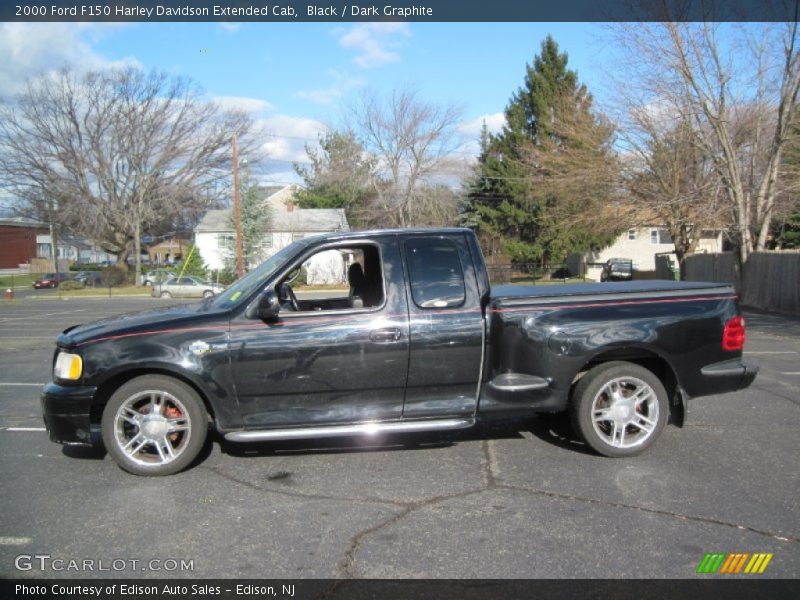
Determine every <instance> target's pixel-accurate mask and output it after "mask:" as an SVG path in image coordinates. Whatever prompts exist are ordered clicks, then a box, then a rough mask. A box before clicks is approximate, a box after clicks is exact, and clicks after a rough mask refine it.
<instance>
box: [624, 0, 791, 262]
mask: <svg viewBox="0 0 800 600" xmlns="http://www.w3.org/2000/svg"><path fill="white" fill-rule="evenodd" d="M792 5H793V7H794V8H795V9H796V3H795V2H793V3H792ZM662 16H663V15H662ZM616 31H617V36H616V39H617V42H618V43H619V45H620V47H621V48H623V50H624V51H625V54H626V55H627V58H628V60H627V61H622V62H617V63H616V65H617V66H618V67H619V66H620V65H621V68H622V69H624V71H625V74H626V82H627V83H626V86H625V90H626V91H623V92H622V94H621V95H622V96H623V97H625V98H626V99H627V101H628V103H629V104H630V103H633V104H638V105H639V106H640V107H646V106H648V105H649V106H650V107H657V106H663V105H666V106H669V107H670V108H671V109H672V111H673V112H674V113H676V114H684V115H685V116H686V118H688V119H690V120H691V121H692V122H693V123H694V129H695V131H697V132H698V134H699V135H698V137H697V142H698V143H699V145H700V147H701V148H702V150H703V152H705V153H706V154H707V156H708V157H710V159H711V161H712V163H713V166H714V169H715V171H716V173H717V175H718V176H719V178H720V181H721V182H722V186H723V190H724V197H725V200H726V203H727V205H728V208H729V211H730V214H731V218H732V221H733V232H732V233H733V240H734V242H735V243H736V244H737V246H738V248H739V252H738V258H739V262H740V264H744V263H745V262H746V261H747V258H748V256H749V254H750V252H752V251H753V250H763V249H764V248H765V247H766V243H767V235H768V232H769V227H770V222H771V220H772V216H773V214H774V211H775V210H776V201H777V200H778V199H779V198H780V191H781V182H780V172H781V165H782V155H783V152H784V150H785V148H786V145H787V142H788V141H789V139H790V135H791V128H790V124H791V123H792V121H793V117H794V115H795V111H796V106H797V96H798V90H799V89H800V53H799V52H798V29H797V22H796V19H794V18H793V14H787V22H786V23H765V24H758V25H755V24H739V25H736V24H721V23H710V22H705V23H685V22H684V23H678V22H662V23H637V24H622V25H620V26H619V27H618V28H617V29H616Z"/></svg>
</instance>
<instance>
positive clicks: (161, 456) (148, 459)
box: [113, 390, 192, 467]
mask: <svg viewBox="0 0 800 600" xmlns="http://www.w3.org/2000/svg"><path fill="white" fill-rule="evenodd" d="M191 425H192V423H191V418H190V416H189V411H188V410H187V408H186V406H185V405H184V404H183V403H182V402H181V401H180V400H179V399H178V398H176V397H175V396H174V395H172V394H170V393H169V392H166V391H163V390H144V391H141V392H137V393H135V394H133V395H132V396H130V397H128V398H127V399H125V400H124V401H123V402H122V404H121V405H120V407H119V408H118V409H117V411H116V414H115V415H114V425H113V427H114V441H115V443H116V445H117V447H118V449H119V450H120V452H121V453H122V454H123V455H125V457H126V458H127V459H128V460H130V461H132V462H133V463H135V464H137V465H141V466H144V467H152V466H162V465H167V464H170V463H172V462H173V461H175V460H176V459H178V458H179V457H180V456H181V455H182V454H183V452H184V451H185V450H186V447H187V445H188V444H189V441H190V439H191V436H192V428H191Z"/></svg>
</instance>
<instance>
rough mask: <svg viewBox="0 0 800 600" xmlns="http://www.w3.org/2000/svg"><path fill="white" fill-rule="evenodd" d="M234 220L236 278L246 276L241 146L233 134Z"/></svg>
mask: <svg viewBox="0 0 800 600" xmlns="http://www.w3.org/2000/svg"><path fill="white" fill-rule="evenodd" d="M232 143H233V218H234V220H235V221H236V276H237V277H241V276H242V275H244V240H243V239H242V205H241V202H240V200H239V145H238V143H237V142H236V134H235V133H234V134H233V140H232Z"/></svg>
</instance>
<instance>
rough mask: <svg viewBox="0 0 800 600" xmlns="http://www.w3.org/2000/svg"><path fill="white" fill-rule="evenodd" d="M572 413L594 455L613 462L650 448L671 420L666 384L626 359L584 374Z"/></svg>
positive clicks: (573, 400) (573, 402) (571, 406)
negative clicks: (609, 458) (607, 457)
mask: <svg viewBox="0 0 800 600" xmlns="http://www.w3.org/2000/svg"><path fill="white" fill-rule="evenodd" d="M636 396H639V399H638V401H637V400H635V399H634V398H635V397H636ZM570 409H571V410H570V412H571V417H572V425H573V427H574V428H575V430H576V432H577V433H579V434H580V436H581V437H582V438H583V439H584V441H585V442H586V443H587V444H588V445H589V446H591V447H592V448H593V449H594V450H595V451H596V452H598V453H599V454H602V455H603V456H609V457H612V458H622V457H626V456H635V455H637V454H641V453H642V452H644V451H645V450H647V448H649V447H650V446H651V445H652V444H653V443H654V442H655V441H656V440H657V439H658V436H659V435H661V431H662V430H663V429H664V425H665V424H666V422H667V418H668V417H669V402H668V398H667V391H666V390H665V389H664V384H662V383H661V381H660V380H659V379H658V377H656V376H655V375H654V374H653V372H652V371H649V370H647V369H645V368H644V367H640V366H639V365H636V364H633V363H629V362H622V361H613V362H607V363H603V364H600V365H598V366H596V367H594V368H593V369H592V370H590V371H589V372H588V373H586V374H585V375H584V376H583V377H582V378H581V380H580V381H579V382H578V384H577V385H576V386H575V389H574V390H573V394H572V402H571V403H570Z"/></svg>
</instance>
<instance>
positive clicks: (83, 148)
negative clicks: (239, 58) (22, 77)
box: [0, 67, 252, 274]
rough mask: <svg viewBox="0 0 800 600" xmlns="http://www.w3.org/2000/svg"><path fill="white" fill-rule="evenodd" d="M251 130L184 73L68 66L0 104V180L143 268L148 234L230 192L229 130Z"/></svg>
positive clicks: (27, 203)
mask: <svg viewBox="0 0 800 600" xmlns="http://www.w3.org/2000/svg"><path fill="white" fill-rule="evenodd" d="M251 128H252V122H251V120H250V118H249V117H248V116H246V115H245V114H243V113H240V112H230V111H224V110H222V109H221V108H220V107H219V106H217V105H216V104H214V103H211V102H208V101H206V100H205V98H204V97H203V94H202V91H201V90H200V89H199V88H198V87H197V86H196V85H194V84H193V83H192V82H191V81H189V80H187V79H184V78H175V77H170V76H167V75H165V74H163V73H158V72H155V71H153V72H149V73H145V72H143V71H142V70H140V69H137V68H133V67H130V68H125V69H112V70H105V71H97V72H89V73H86V74H83V75H79V74H78V73H76V72H75V71H73V70H71V69H69V68H64V69H62V70H61V71H60V72H58V73H57V74H54V75H51V74H48V75H43V76H41V77H39V78H36V79H34V80H32V81H29V82H28V84H27V86H26V88H25V91H24V92H22V93H21V94H20V95H19V96H18V97H16V98H15V99H14V101H13V102H12V103H9V104H7V105H5V106H3V107H2V109H0V185H2V186H4V187H5V188H6V189H8V190H9V191H10V192H11V193H12V194H14V195H15V196H16V197H17V198H19V199H20V200H21V201H22V203H23V210H27V211H29V212H31V213H33V214H38V215H40V216H41V215H43V213H44V216H45V217H46V218H49V219H55V218H58V219H59V220H60V221H61V222H62V223H64V224H65V225H67V226H69V227H70V228H72V229H74V230H75V231H76V232H77V233H80V234H83V235H87V236H91V237H93V238H94V239H96V240H98V241H99V242H100V243H101V245H102V246H103V247H104V248H105V249H107V250H110V251H113V252H116V253H118V264H119V265H121V266H125V265H126V259H127V257H128V256H129V255H130V254H131V252H135V253H136V269H137V274H138V273H139V271H140V264H139V255H140V239H141V236H142V233H143V230H144V229H145V228H146V227H148V226H150V225H153V224H155V223H158V222H163V221H165V220H166V221H168V220H171V219H176V218H177V217H179V216H180V215H181V214H183V213H184V212H185V211H187V210H195V209H196V208H198V207H203V206H207V205H208V204H209V203H211V202H213V201H214V200H215V199H216V198H218V197H219V195H220V193H224V191H225V189H226V184H225V183H224V182H226V181H227V180H228V178H229V177H230V164H231V163H230V161H231V158H230V140H231V136H232V135H233V134H234V133H236V134H237V135H239V137H240V138H242V139H245V140H246V139H247V133H248V132H249V131H250V130H251ZM245 144H246V143H245ZM246 147H247V146H246ZM56 215H58V216H57V217H56Z"/></svg>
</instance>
